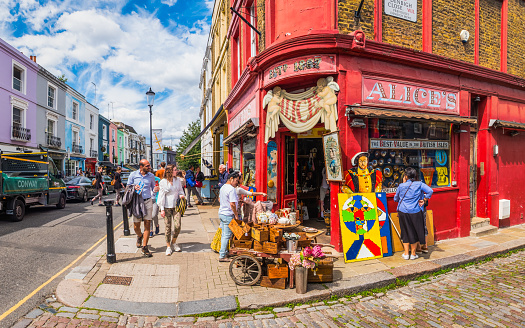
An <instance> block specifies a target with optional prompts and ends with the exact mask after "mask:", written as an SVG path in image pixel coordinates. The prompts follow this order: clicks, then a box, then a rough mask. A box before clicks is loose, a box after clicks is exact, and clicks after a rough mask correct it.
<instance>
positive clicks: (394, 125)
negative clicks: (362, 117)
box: [369, 119, 451, 192]
mask: <svg viewBox="0 0 525 328" xmlns="http://www.w3.org/2000/svg"><path fill="white" fill-rule="evenodd" d="M450 129H451V125H450V124H448V123H440V122H420V121H400V120H386V119H370V120H369V139H370V145H369V146H370V147H369V154H370V160H369V170H372V169H379V170H381V171H382V172H383V191H384V192H395V191H396V189H397V186H398V185H399V184H400V183H402V182H403V173H404V171H405V169H406V168H407V167H410V166H411V167H414V168H415V169H416V170H418V172H419V175H420V179H421V180H422V181H424V182H425V183H426V184H427V185H429V186H431V187H432V188H439V187H448V186H450V180H451V179H450V171H451V170H450V164H451V158H450V146H451V143H450Z"/></svg>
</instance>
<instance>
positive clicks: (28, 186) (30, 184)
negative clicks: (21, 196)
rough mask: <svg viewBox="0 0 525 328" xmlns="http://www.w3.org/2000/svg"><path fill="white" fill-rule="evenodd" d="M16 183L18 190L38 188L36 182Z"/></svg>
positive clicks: (21, 181) (20, 181)
mask: <svg viewBox="0 0 525 328" xmlns="http://www.w3.org/2000/svg"><path fill="white" fill-rule="evenodd" d="M17 182H18V188H20V189H36V188H37V187H38V184H37V181H36V180H18V181H17Z"/></svg>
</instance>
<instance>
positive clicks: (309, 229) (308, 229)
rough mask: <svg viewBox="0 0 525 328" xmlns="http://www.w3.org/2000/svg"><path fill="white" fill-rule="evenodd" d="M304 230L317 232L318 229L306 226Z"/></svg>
mask: <svg viewBox="0 0 525 328" xmlns="http://www.w3.org/2000/svg"><path fill="white" fill-rule="evenodd" d="M303 232H310V233H315V232H317V229H316V228H311V227H306V228H303Z"/></svg>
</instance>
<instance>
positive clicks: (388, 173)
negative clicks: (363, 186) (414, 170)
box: [383, 166, 392, 178]
mask: <svg viewBox="0 0 525 328" xmlns="http://www.w3.org/2000/svg"><path fill="white" fill-rule="evenodd" d="M383 174H384V175H385V177H387V178H390V177H391V176H392V167H391V166H386V167H385V168H384V169H383Z"/></svg>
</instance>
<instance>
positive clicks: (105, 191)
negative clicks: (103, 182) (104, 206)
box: [104, 187, 109, 196]
mask: <svg viewBox="0 0 525 328" xmlns="http://www.w3.org/2000/svg"><path fill="white" fill-rule="evenodd" d="M105 195H109V193H108V187H104V196H105Z"/></svg>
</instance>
